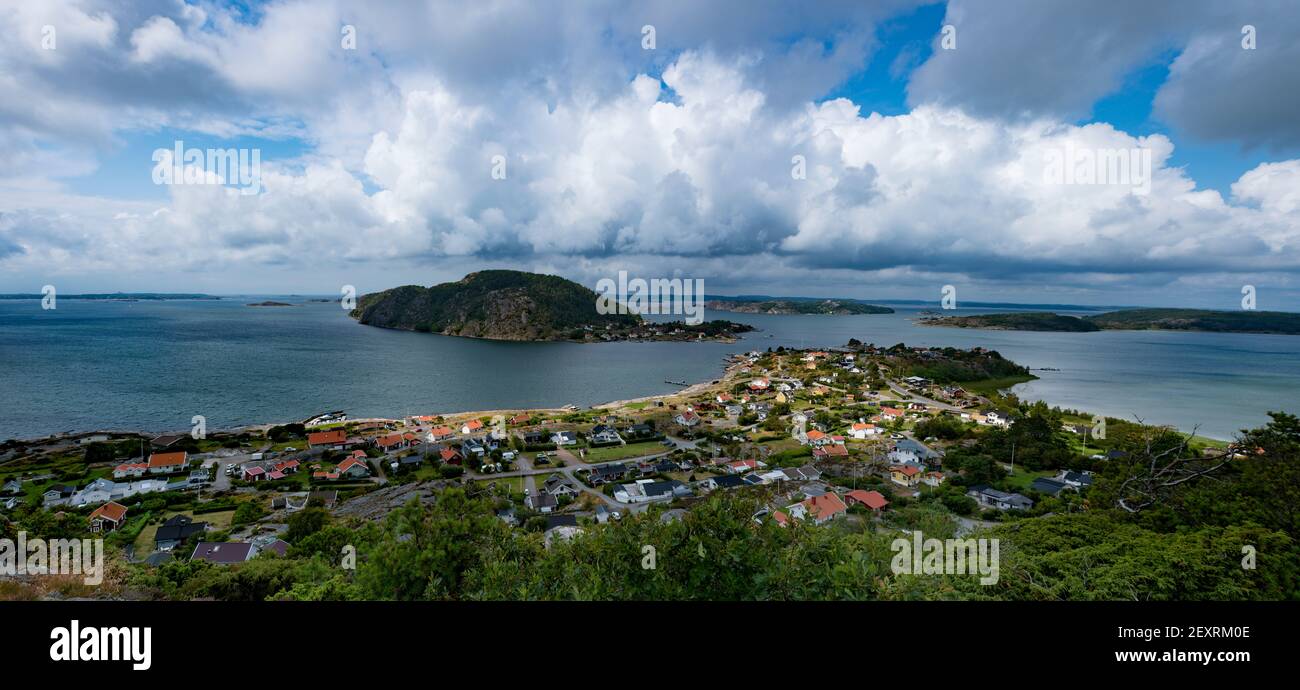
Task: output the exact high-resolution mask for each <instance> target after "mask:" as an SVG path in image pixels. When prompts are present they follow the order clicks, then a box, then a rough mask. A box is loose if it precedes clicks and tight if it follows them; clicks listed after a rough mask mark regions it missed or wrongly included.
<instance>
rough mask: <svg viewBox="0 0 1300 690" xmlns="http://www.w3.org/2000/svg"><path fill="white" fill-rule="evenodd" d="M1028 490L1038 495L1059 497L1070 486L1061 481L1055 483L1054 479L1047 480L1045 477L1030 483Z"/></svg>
mask: <svg viewBox="0 0 1300 690" xmlns="http://www.w3.org/2000/svg"><path fill="white" fill-rule="evenodd" d="M1029 488H1030V489H1033V490H1034V491H1037V492H1039V493H1042V494H1047V495H1048V496H1056V495H1059V494H1060V493H1061V492H1062V491H1065V490H1066V489H1068V488H1070V485H1069V484H1066V483H1065V482H1062V481H1057V480H1055V479H1048V478H1047V477H1039V478H1037V479H1035V480H1034V481H1032V482H1030V484H1029Z"/></svg>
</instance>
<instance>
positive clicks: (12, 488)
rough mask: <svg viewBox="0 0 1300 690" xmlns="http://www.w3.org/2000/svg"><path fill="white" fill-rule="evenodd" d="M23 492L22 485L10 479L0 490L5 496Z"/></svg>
mask: <svg viewBox="0 0 1300 690" xmlns="http://www.w3.org/2000/svg"><path fill="white" fill-rule="evenodd" d="M22 492H23V483H22V482H20V481H18V480H17V479H10V480H9V481H7V482H5V485H4V487H2V488H0V493H2V494H6V495H13V494H20V493H22Z"/></svg>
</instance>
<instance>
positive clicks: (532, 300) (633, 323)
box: [351, 270, 753, 342]
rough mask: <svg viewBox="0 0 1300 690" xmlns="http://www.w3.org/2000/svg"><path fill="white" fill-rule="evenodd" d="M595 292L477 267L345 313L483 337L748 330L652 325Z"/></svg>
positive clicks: (728, 336) (688, 335)
mask: <svg viewBox="0 0 1300 690" xmlns="http://www.w3.org/2000/svg"><path fill="white" fill-rule="evenodd" d="M597 302H598V298H597V294H596V293H595V292H594V291H592V290H590V289H588V288H586V287H584V286H582V285H579V284H578V283H575V282H573V281H571V280H566V279H564V278H561V277H559V276H550V275H540V274H537V273H527V272H524V271H505V270H492V271H478V272H476V273H471V274H469V275H467V276H465V277H464V278H463V279H461V280H459V281H457V282H454V283H442V284H439V285H434V286H432V287H428V288H426V287H421V286H419V285H405V286H402V287H397V288H392V289H391V290H384V291H383V292H376V293H372V294H368V295H363V296H362V297H361V298H360V299H358V300H357V307H356V309H353V310H352V312H351V316H352V317H353V318H355V319H357V320H358V321H359V322H361V323H363V324H366V325H368V326H378V327H380V328H394V329H398V330H407V331H420V332H425V333H438V334H442V335H457V336H465V337H470V338H485V339H488V340H524V341H546V340H569V341H579V342H588V341H590V342H599V341H611V340H641V339H645V340H700V339H709V340H734V339H735V338H736V336H737V334H739V333H744V332H747V331H752V330H753V327H752V326H749V325H746V324H740V323H732V322H730V321H720V320H718V321H709V322H705V323H699V324H689V323H686V322H685V321H674V322H668V323H653V322H648V321H645V320H644V319H642V318H641V317H640V316H639V315H637V314H633V313H625V314H619V313H611V314H602V313H600V312H599V311H598V310H597V308H596V305H597Z"/></svg>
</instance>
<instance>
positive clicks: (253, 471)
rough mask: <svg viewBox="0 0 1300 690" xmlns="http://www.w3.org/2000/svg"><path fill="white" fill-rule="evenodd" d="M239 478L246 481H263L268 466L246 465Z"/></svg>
mask: <svg viewBox="0 0 1300 690" xmlns="http://www.w3.org/2000/svg"><path fill="white" fill-rule="evenodd" d="M239 478H240V479H242V480H244V481H246V482H257V481H261V480H263V479H266V468H265V467H262V466H261V465H246V466H245V467H244V471H243V472H241V473H240V475H239Z"/></svg>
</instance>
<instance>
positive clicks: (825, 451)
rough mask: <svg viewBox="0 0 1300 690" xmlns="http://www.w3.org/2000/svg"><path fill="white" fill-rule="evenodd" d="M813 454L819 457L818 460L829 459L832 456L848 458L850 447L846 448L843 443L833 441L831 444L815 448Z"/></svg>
mask: <svg viewBox="0 0 1300 690" xmlns="http://www.w3.org/2000/svg"><path fill="white" fill-rule="evenodd" d="M812 454H813V457H814V458H817V459H818V460H827V459H830V458H847V457H849V449H848V448H845V447H844V446H843V445H840V444H838V443H832V444H830V445H826V446H821V447H818V448H813V452H812Z"/></svg>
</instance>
